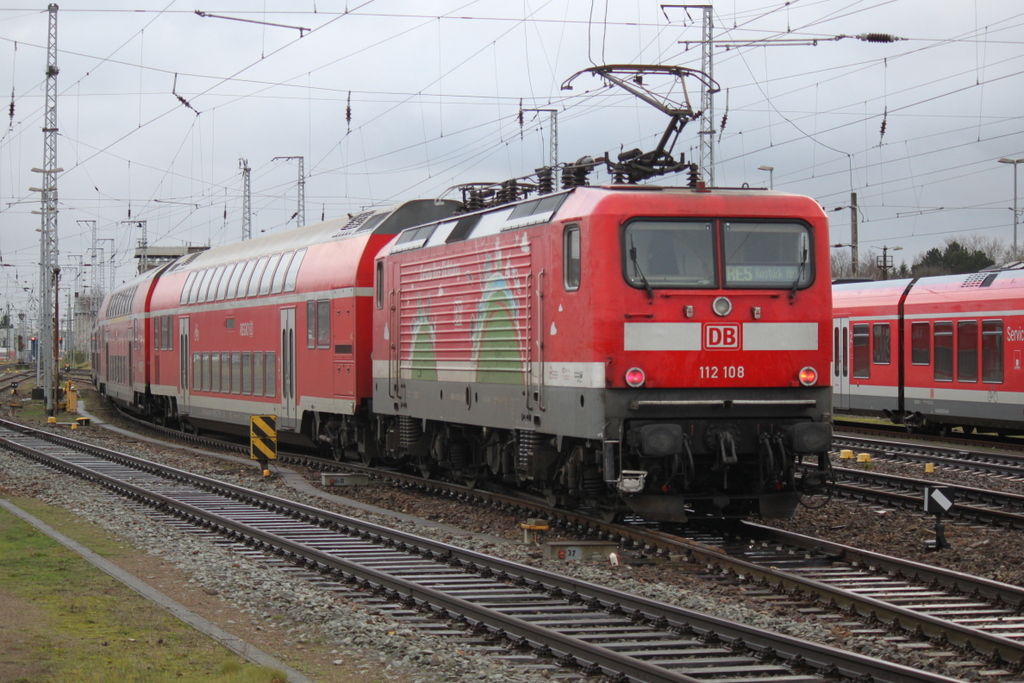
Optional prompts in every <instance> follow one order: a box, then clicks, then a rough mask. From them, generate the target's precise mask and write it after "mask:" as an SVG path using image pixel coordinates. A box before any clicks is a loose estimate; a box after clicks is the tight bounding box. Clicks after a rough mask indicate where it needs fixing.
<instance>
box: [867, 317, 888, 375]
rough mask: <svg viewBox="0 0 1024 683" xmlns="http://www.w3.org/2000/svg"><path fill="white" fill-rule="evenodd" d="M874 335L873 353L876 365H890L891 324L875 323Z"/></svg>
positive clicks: (873, 327) (873, 326)
mask: <svg viewBox="0 0 1024 683" xmlns="http://www.w3.org/2000/svg"><path fill="white" fill-rule="evenodd" d="M871 332H872V334H873V335H874V339H873V342H874V343H873V344H872V351H873V360H874V362H875V365H888V364H889V323H875V324H874V325H872V329H871Z"/></svg>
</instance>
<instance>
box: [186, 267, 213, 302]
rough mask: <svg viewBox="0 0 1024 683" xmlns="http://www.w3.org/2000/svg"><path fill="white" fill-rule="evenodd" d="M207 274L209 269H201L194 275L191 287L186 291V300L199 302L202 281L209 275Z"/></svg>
mask: <svg viewBox="0 0 1024 683" xmlns="http://www.w3.org/2000/svg"><path fill="white" fill-rule="evenodd" d="M209 275H210V271H209V270H208V269H207V270H201V271H199V273H198V274H197V275H196V280H195V282H193V283H192V289H191V291H189V293H188V302H189V303H190V304H194V303H198V302H199V293H200V292H201V291H203V283H204V282H206V278H207V277H209Z"/></svg>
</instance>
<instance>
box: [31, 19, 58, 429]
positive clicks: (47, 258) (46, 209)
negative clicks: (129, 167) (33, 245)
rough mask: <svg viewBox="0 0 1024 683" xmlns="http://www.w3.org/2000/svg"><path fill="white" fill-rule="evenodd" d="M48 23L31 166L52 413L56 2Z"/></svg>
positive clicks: (46, 388) (41, 367) (42, 354)
mask: <svg viewBox="0 0 1024 683" xmlns="http://www.w3.org/2000/svg"><path fill="white" fill-rule="evenodd" d="M49 14H50V16H49V27H48V31H47V41H46V42H47V50H46V52H47V57H46V114H45V117H44V123H43V167H42V168H41V169H32V170H33V171H36V172H38V173H41V174H42V176H43V186H42V188H41V190H40V192H41V195H42V204H41V206H40V210H39V213H40V214H41V215H42V226H41V228H42V229H41V232H40V237H39V301H40V306H39V356H38V361H39V364H38V366H37V367H38V371H37V375H41V377H38V381H40V382H41V386H42V387H43V392H44V396H45V399H46V412H47V414H49V415H52V414H53V413H54V411H55V410H56V406H57V404H56V397H57V393H56V386H55V385H56V383H57V380H58V378H57V374H56V370H57V358H56V354H57V353H58V348H57V339H56V336H57V325H56V323H55V321H54V317H55V316H56V314H57V312H56V308H55V306H56V297H55V295H54V290H55V285H56V278H57V277H58V273H59V272H60V269H59V268H58V266H57V263H58V257H59V251H58V248H57V173H59V172H60V171H61V170H63V169H60V168H57V74H58V73H59V71H60V70H59V69H58V68H57V5H56V4H50V6H49Z"/></svg>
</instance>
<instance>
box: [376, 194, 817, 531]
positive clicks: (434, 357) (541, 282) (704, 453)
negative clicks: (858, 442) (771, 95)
mask: <svg viewBox="0 0 1024 683" xmlns="http://www.w3.org/2000/svg"><path fill="white" fill-rule="evenodd" d="M827 242H828V229H827V223H826V219H825V216H824V214H823V212H822V210H821V208H820V207H819V206H818V205H817V204H816V203H815V202H814V201H812V200H810V199H808V198H805V197H797V196H791V195H784V194H777V193H772V192H764V191H757V190H713V191H711V190H705V189H703V188H700V189H696V188H693V189H691V188H667V187H654V186H644V187H637V186H609V187H600V188H596V187H579V188H576V189H574V190H572V191H569V192H563V193H557V194H551V195H547V196H543V197H540V198H537V199H532V200H529V201H525V202H519V203H516V204H511V205H507V206H504V207H501V208H498V209H492V210H488V211H482V212H477V213H471V214H468V215H462V216H456V217H452V218H449V219H443V220H440V221H438V222H435V223H431V224H429V225H424V226H421V227H418V228H415V229H410V230H407V231H405V232H404V233H402V235H400V236H399V237H398V239H396V240H395V241H394V242H393V243H392V244H391V245H390V246H389V247H388V248H387V249H385V250H383V251H382V252H381V254H380V256H379V257H378V260H377V265H376V272H377V281H376V291H375V312H374V316H375V317H374V347H373V354H374V355H373V378H374V385H373V403H374V412H375V413H376V414H377V416H378V419H379V420H380V429H381V431H382V433H383V434H385V436H386V438H385V439H384V443H385V444H386V450H385V452H383V453H382V454H381V455H382V456H383V457H385V458H386V459H392V460H408V461H411V462H412V463H413V464H415V465H416V466H418V467H419V468H420V469H421V470H424V471H428V470H434V469H444V470H449V471H452V472H454V473H455V474H456V476H458V477H461V478H462V479H463V480H465V481H467V482H468V483H474V482H476V481H478V480H480V479H484V478H497V479H500V480H502V481H505V482H510V483H516V484H519V485H521V486H525V487H527V488H531V489H534V490H535V491H537V492H538V493H541V494H544V495H547V496H548V497H549V498H551V499H553V500H557V501H559V502H561V503H564V504H567V505H589V506H592V507H598V508H602V509H611V510H614V509H617V507H621V506H622V505H623V504H625V505H627V506H628V507H629V508H630V509H632V510H634V511H636V512H638V513H640V514H642V515H643V516H645V517H648V518H656V519H672V520H684V519H686V518H687V517H689V516H693V515H698V516H716V517H717V516H726V517H731V516H735V517H743V516H748V515H751V514H758V513H760V514H763V515H765V516H769V517H786V516H791V515H792V514H793V512H794V509H795V507H796V505H797V502H798V495H799V494H798V491H799V489H800V488H801V486H803V487H806V488H813V487H815V486H818V485H820V484H821V482H822V478H823V476H824V474H823V472H824V469H825V468H826V464H825V462H824V459H825V458H826V454H827V451H828V448H829V445H830V442H831V427H830V419H831V389H830V386H829V376H828V370H829V362H830V349H831V347H830V338H829V331H830V330H829V311H830V310H831V286H830V281H829V277H828V273H829V255H828V245H827ZM805 455H812V456H818V458H819V462H818V464H819V470H818V471H817V472H816V473H814V474H812V475H811V476H810V477H808V478H807V480H806V481H800V482H798V481H796V477H795V463H796V462H797V460H799V459H801V458H802V457H803V456H805Z"/></svg>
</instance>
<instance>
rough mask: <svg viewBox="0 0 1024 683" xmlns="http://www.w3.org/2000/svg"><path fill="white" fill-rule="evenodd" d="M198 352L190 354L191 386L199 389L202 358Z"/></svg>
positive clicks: (201, 375)
mask: <svg viewBox="0 0 1024 683" xmlns="http://www.w3.org/2000/svg"><path fill="white" fill-rule="evenodd" d="M202 358H203V357H202V356H201V355H199V354H198V353H193V354H192V388H193V389H195V390H197V391H198V390H200V389H202V387H203V360H202Z"/></svg>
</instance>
